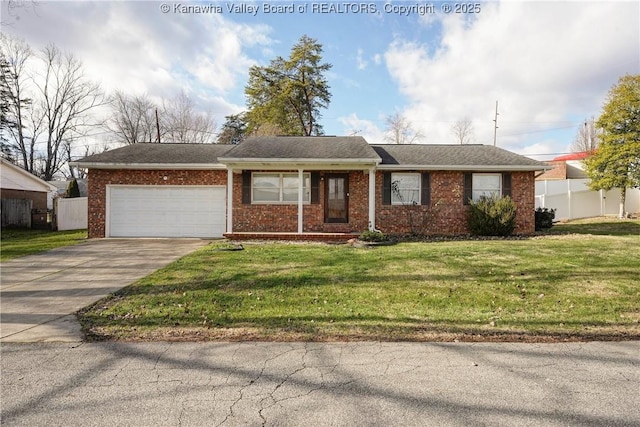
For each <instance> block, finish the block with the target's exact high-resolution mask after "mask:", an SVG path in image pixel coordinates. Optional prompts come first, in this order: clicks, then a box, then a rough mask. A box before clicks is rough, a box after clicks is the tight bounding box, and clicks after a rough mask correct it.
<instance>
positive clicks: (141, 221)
mask: <svg viewBox="0 0 640 427" xmlns="http://www.w3.org/2000/svg"><path fill="white" fill-rule="evenodd" d="M225 193H226V190H225V188H224V187H210V186H209V187H189V186H175V187H172V186H171V187H170V186H158V187H154V186H136V187H129V186H126V187H124V186H109V187H108V199H109V206H108V211H109V217H108V223H109V230H108V235H109V237H221V236H222V233H224V232H225V224H226V221H225V212H226V203H225Z"/></svg>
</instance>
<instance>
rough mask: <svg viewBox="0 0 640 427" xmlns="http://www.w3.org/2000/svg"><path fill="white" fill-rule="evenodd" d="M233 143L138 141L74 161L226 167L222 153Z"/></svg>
mask: <svg viewBox="0 0 640 427" xmlns="http://www.w3.org/2000/svg"><path fill="white" fill-rule="evenodd" d="M233 147H234V146H233V145H222V144H171V143H162V144H158V143H137V144H131V145H126V146H124V147H120V148H116V149H114V150H109V151H105V152H104V153H99V154H94V155H92V156H88V157H85V158H84V159H81V160H78V161H75V162H72V163H71V164H72V165H75V166H79V167H86V168H94V169H99V168H120V169H126V168H129V169H132V168H147V169H152V168H155V169H159V168H179V169H195V168H205V169H215V168H221V169H223V168H224V166H223V165H221V164H220V162H219V161H218V157H220V156H221V155H223V154H225V153H226V152H227V151H229V150H231V149H232V148H233Z"/></svg>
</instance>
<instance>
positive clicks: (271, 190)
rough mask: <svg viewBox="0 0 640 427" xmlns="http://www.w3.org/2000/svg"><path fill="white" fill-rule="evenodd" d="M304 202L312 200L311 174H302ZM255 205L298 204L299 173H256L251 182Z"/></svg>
mask: <svg viewBox="0 0 640 427" xmlns="http://www.w3.org/2000/svg"><path fill="white" fill-rule="evenodd" d="M302 180H303V188H302V201H303V202H304V203H309V202H310V200H311V190H310V188H311V174H309V173H304V174H302ZM251 194H252V199H251V201H252V202H253V203H297V202H298V173H297V172H288V173H271V172H264V173H263V172H254V173H253V176H252V181H251Z"/></svg>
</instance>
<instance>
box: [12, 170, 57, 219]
mask: <svg viewBox="0 0 640 427" xmlns="http://www.w3.org/2000/svg"><path fill="white" fill-rule="evenodd" d="M0 162H1V164H0V198H1V199H2V200H3V206H4V208H3V211H4V210H6V211H5V212H3V214H2V217H3V222H2V224H3V226H12V225H19V226H26V227H46V226H47V223H48V215H47V196H48V194H49V193H52V192H54V191H55V190H56V188H55V187H54V186H53V185H51V184H48V183H47V182H45V181H43V180H41V179H40V178H38V177H37V176H35V175H32V174H31V173H29V172H27V171H25V170H24V169H22V168H20V167H18V166H16V165H14V164H13V163H11V162H9V161H7V160H5V159H2V158H0ZM5 200H22V201H23V202H17V203H14V204H13V206H14V207H12V208H11V209H14V208H15V209H17V206H18V204H20V205H21V206H22V208H21V210H22V211H23V213H22V214H21V215H19V216H22V217H23V218H25V219H23V220H20V221H19V224H18V223H15V221H14V220H8V219H7V218H8V215H9V212H8V210H9V209H10V208H9V207H8V206H9V205H8V203H9V202H6V201H5ZM24 201H26V202H24ZM16 214H17V213H16ZM26 218H28V219H26ZM6 221H9V223H7V222H6ZM27 224H28V225H27Z"/></svg>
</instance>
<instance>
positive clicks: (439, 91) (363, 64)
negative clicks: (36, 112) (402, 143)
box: [2, 0, 640, 159]
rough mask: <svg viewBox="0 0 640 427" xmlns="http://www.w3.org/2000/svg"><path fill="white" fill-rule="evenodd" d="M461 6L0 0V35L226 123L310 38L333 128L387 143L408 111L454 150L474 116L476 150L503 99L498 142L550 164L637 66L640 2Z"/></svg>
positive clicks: (428, 136) (430, 137) (487, 139)
mask: <svg viewBox="0 0 640 427" xmlns="http://www.w3.org/2000/svg"><path fill="white" fill-rule="evenodd" d="M16 4H17V5H18V6H19V7H15V5H16ZM458 5H461V3H454V2H425V1H421V0H417V1H411V0H404V1H400V0H394V1H387V2H372V1H367V2H350V3H349V2H321V1H317V2H304V1H295V2H292V1H277V2H276V1H272V2H269V3H265V2H255V1H247V2H241V1H231V2H217V1H205V2H189V1H184V2H176V1H166V2H155V1H153V2H152V1H95V2H90V1H82V2H80V1H55V2H54V1H42V0H39V1H37V2H21V1H19V2H11V3H10V2H5V1H3V2H2V31H3V32H5V33H7V34H10V35H13V36H16V37H19V38H23V39H24V40H26V41H27V42H28V43H29V44H30V45H31V46H32V47H33V48H34V49H40V48H42V47H44V46H45V45H47V44H49V43H51V42H53V43H55V44H56V45H57V46H58V47H60V48H61V49H63V50H65V51H69V52H72V53H73V54H75V55H76V56H77V57H78V58H79V59H80V60H81V61H82V63H83V65H84V66H85V68H86V71H87V75H88V76H90V77H91V78H92V79H94V80H95V81H97V82H99V83H100V84H101V85H102V87H103V89H104V90H105V91H106V92H108V93H109V92H113V91H115V90H116V89H118V90H122V91H125V92H129V93H131V94H145V93H146V94H148V95H149V96H150V97H152V98H157V99H159V98H161V97H165V98H170V97H172V96H174V95H176V94H177V93H179V92H180V91H182V90H184V91H185V92H186V93H187V94H189V95H190V96H191V97H192V98H193V99H194V100H196V101H197V104H198V106H199V107H200V108H201V109H202V110H207V111H211V112H212V113H213V114H214V115H215V117H216V119H217V122H218V124H222V123H223V122H224V116H226V115H229V114H232V113H237V112H240V111H242V110H244V108H245V107H244V105H245V98H244V86H245V84H246V83H247V76H248V69H249V67H250V66H251V65H254V64H259V65H266V64H268V63H269V61H270V60H271V59H273V58H275V57H276V56H284V57H286V56H288V54H289V51H290V49H291V47H292V46H293V45H294V44H295V43H296V41H297V40H298V39H299V38H300V37H301V36H302V35H304V34H307V35H309V36H310V37H312V38H315V39H317V40H318V41H319V42H320V43H321V44H322V45H323V47H324V60H325V61H326V62H329V63H331V64H333V68H332V69H331V71H330V73H329V74H328V75H327V77H328V80H329V83H330V86H331V93H332V95H333V98H332V102H331V105H330V107H329V109H328V110H325V111H324V112H323V119H322V123H323V125H324V128H325V132H326V133H327V134H335V135H349V134H352V133H355V132H357V133H358V134H359V135H362V136H364V137H365V138H367V140H368V141H369V142H371V143H381V142H383V133H384V128H385V120H384V119H385V117H386V116H388V115H390V114H393V113H396V112H398V113H402V114H404V115H405V116H406V117H407V118H408V119H409V120H410V121H411V123H412V124H413V126H414V127H415V128H417V129H419V130H420V131H421V132H422V133H423V134H424V139H423V140H422V142H423V143H430V144H440V143H454V142H455V139H454V136H453V134H452V132H451V127H452V126H453V125H454V123H455V122H456V121H458V120H461V119H465V118H466V119H469V120H471V121H472V124H473V129H474V131H473V140H474V142H475V143H479V144H493V136H494V121H493V119H494V115H495V107H496V101H498V111H499V116H498V130H497V145H498V146H501V147H503V148H506V149H509V150H512V151H515V152H518V153H521V154H527V155H531V156H532V157H535V158H539V159H549V158H552V157H554V156H555V154H556V153H564V152H567V151H568V149H569V146H570V144H571V142H572V140H573V139H574V137H575V134H576V132H577V129H578V127H579V126H580V125H581V124H582V123H584V120H585V118H588V117H591V116H596V117H597V116H598V115H599V113H600V110H601V107H602V105H603V103H604V101H605V98H606V95H607V92H608V90H609V89H610V88H611V86H612V85H614V84H615V83H616V82H617V80H618V79H619V78H620V77H621V76H623V75H625V74H640V4H639V3H638V2H637V1H596V2H586V1H569V2H562V1H554V2H541V1H518V0H515V1H514V0H511V1H502V2H497V1H490V2H480V3H477V6H473V7H469V6H466V10H459V12H461V13H456V10H452V11H451V12H449V13H445V11H444V10H445V9H447V8H448V9H455V8H456V7H459V6H458ZM467 5H468V4H467ZM192 6H201V7H200V8H199V9H198V8H194V7H192ZM277 9H279V10H277ZM95 138H96V141H98V140H99V139H100V136H99V135H98V136H95Z"/></svg>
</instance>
